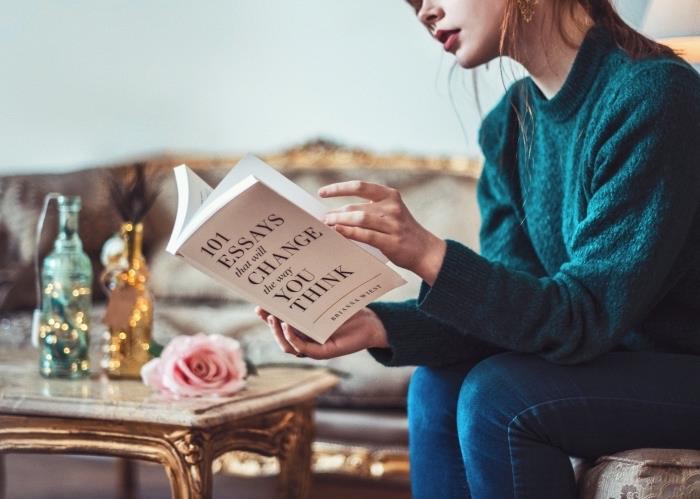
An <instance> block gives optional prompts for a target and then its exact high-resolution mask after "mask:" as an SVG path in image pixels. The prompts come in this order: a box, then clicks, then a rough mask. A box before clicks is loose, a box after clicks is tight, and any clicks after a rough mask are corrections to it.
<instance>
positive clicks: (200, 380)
mask: <svg viewBox="0 0 700 499" xmlns="http://www.w3.org/2000/svg"><path fill="white" fill-rule="evenodd" d="M245 376H246V365H245V361H244V360H243V355H242V353H241V345H240V344H239V343H238V341H236V340H234V339H233V338H227V337H226V336H221V335H219V334H212V335H206V334H204V333H198V334H196V335H193V336H187V335H180V336H176V337H175V338H173V339H172V340H170V343H168V345H167V346H166V347H165V348H164V349H163V352H162V353H161V355H160V357H158V358H155V359H153V360H151V361H149V362H147V363H146V364H145V365H144V366H143V367H142V368H141V378H142V379H143V382H144V383H145V384H146V385H147V386H150V387H151V388H154V389H156V390H160V391H161V392H167V393H171V394H173V395H176V396H180V397H199V396H203V395H230V394H232V393H236V392H237V391H239V390H240V389H241V388H243V387H244V386H245Z"/></svg>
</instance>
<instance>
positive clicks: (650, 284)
mask: <svg viewBox="0 0 700 499" xmlns="http://www.w3.org/2000/svg"><path fill="white" fill-rule="evenodd" d="M673 75H674V76H673V77H669V78H666V79H665V80H664V85H665V86H666V88H665V89H664V92H661V93H659V94H657V95H655V96H654V97H655V98H653V99H650V98H649V95H648V92H649V89H648V88H647V87H646V86H644V85H643V84H635V82H634V81H630V82H628V84H627V85H625V87H624V88H625V91H624V92H618V95H616V99H615V100H614V105H613V106H611V108H610V109H608V111H607V113H606V114H607V115H606V116H605V118H604V119H602V118H601V120H600V122H601V123H600V126H599V129H598V130H597V132H598V133H599V135H600V137H601V140H600V141H599V143H598V144H597V145H596V149H595V153H594V155H593V158H594V160H593V165H592V172H591V174H590V179H589V189H590V197H589V202H588V206H587V210H586V213H585V216H584V218H583V219H582V220H580V221H579V223H578V224H577V226H576V229H575V231H574V233H573V235H572V236H571V238H570V239H569V240H568V241H567V242H566V244H567V250H568V252H569V255H570V258H569V259H568V261H566V262H565V263H564V264H562V266H561V267H560V268H559V270H558V271H557V272H556V273H554V274H553V275H551V276H545V277H537V276H535V275H533V274H531V273H529V272H527V271H523V270H520V269H516V268H509V267H508V266H507V265H504V264H503V263H501V262H498V261H492V260H490V259H488V258H485V257H484V256H480V255H478V254H477V253H475V252H474V251H472V250H470V249H469V248H467V247H465V246H463V245H462V244H460V243H458V242H455V241H452V240H448V241H447V243H448V245H447V252H446V255H445V259H444V261H443V264H442V267H441V269H440V271H439V274H438V276H437V279H436V281H435V282H434V284H433V286H432V287H429V286H428V285H427V284H426V283H423V284H422V287H421V291H420V294H419V296H418V299H417V301H416V306H417V308H418V310H420V311H422V312H424V313H425V314H426V315H427V316H430V317H433V318H435V319H436V320H437V321H439V322H440V323H443V324H445V325H447V326H450V327H451V328H452V330H454V331H458V334H461V335H465V336H466V335H469V336H473V337H476V338H479V339H481V340H483V341H485V342H487V343H489V344H492V345H496V346H499V347H502V348H505V349H507V350H514V351H520V352H529V353H535V354H538V355H541V356H542V357H544V358H546V359H547V360H550V361H552V362H556V363H562V364H574V363H579V362H584V361H587V360H590V359H592V358H595V357H596V356H598V355H600V354H602V353H604V352H607V351H610V350H613V349H614V348H615V347H616V346H618V345H619V344H620V343H621V340H622V337H623V336H624V335H625V334H626V333H627V332H628V331H629V330H630V329H632V328H634V327H635V325H637V324H638V323H639V322H640V321H642V320H643V319H644V317H645V314H646V313H647V312H648V311H649V310H650V309H651V308H652V307H653V306H654V304H655V303H657V302H658V301H659V300H660V299H661V297H662V296H663V295H664V293H666V292H667V291H668V289H669V288H670V287H671V286H672V285H673V283H674V282H676V280H677V278H678V275H679V274H680V273H681V272H682V269H683V254H682V250H683V247H684V244H685V243H686V241H687V240H688V238H689V237H690V231H691V227H692V224H693V223H694V219H695V217H697V216H698V210H699V203H700V168H699V165H700V141H698V130H700V92H699V91H698V79H697V75H696V74H692V75H691V73H690V72H689V71H688V72H687V73H683V72H676V73H674V74H673ZM635 76H637V75H635ZM637 81H644V79H642V78H640V79H639V80H637ZM404 338H411V340H406V341H404ZM409 343H410V344H411V346H410V348H412V349H414V350H419V349H420V347H418V346H417V345H416V344H415V337H412V332H411V331H406V330H402V335H401V336H400V337H399V338H397V339H395V340H394V344H393V345H392V348H393V349H394V350H395V351H397V352H398V351H399V350H405V349H407V348H408V344H409ZM423 345H424V348H423V351H424V352H426V353H425V358H428V357H429V356H430V355H431V354H430V353H428V352H427V347H428V346H429V343H427V342H424V343H423ZM396 355H400V354H396Z"/></svg>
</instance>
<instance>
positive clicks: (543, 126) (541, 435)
mask: <svg viewBox="0 0 700 499" xmlns="http://www.w3.org/2000/svg"><path fill="white" fill-rule="evenodd" d="M410 3H411V5H412V6H413V7H414V8H415V10H416V14H417V17H418V19H419V20H420V22H421V23H423V24H424V25H425V26H426V27H427V28H428V30H429V31H430V33H431V34H432V36H433V37H434V38H435V39H436V41H437V42H438V43H440V44H442V45H443V48H444V50H446V51H448V52H451V53H453V54H454V55H455V58H456V62H457V63H458V64H459V65H460V66H462V67H464V68H473V67H476V66H479V65H481V64H484V63H487V62H489V61H491V60H493V59H495V58H498V57H500V56H507V57H510V58H512V59H514V60H516V61H518V62H520V63H521V64H522V65H523V66H524V67H525V68H526V69H527V71H528V73H529V77H527V78H524V79H522V80H519V81H517V82H515V83H514V84H513V85H512V86H511V87H510V88H509V89H508V91H507V92H506V94H505V96H504V97H503V99H502V100H501V101H500V103H499V104H498V105H497V106H496V107H495V108H494V109H493V110H492V111H491V112H490V113H489V114H488V115H487V116H486V118H485V119H484V120H483V122H482V124H481V128H480V131H479V144H480V146H481V148H482V151H483V154H484V156H485V165H484V170H483V173H482V176H481V178H480V180H479V184H478V200H479V206H480V210H481V215H482V226H481V231H480V243H481V253H480V254H477V253H476V252H474V251H472V250H471V249H469V248H467V247H465V246H463V245H462V244H460V243H458V242H455V241H452V240H442V239H440V238H439V237H437V236H436V235H434V234H432V233H430V232H429V231H427V230H426V229H425V228H423V227H422V226H420V225H419V224H418V223H417V222H416V221H415V220H414V218H413V217H412V216H411V214H410V213H409V212H408V210H407V209H406V206H405V205H404V204H403V202H402V200H401V196H400V195H399V193H398V192H396V191H395V190H393V189H391V188H389V187H386V186H382V185H376V184H371V183H366V182H361V181H353V182H344V183H339V184H333V185H328V186H325V187H323V188H322V189H321V190H320V192H319V194H320V195H321V196H323V197H332V196H358V197H361V198H364V199H366V200H367V202H366V203H359V204H350V205H347V206H345V207H343V208H342V209H338V210H332V211H331V212H329V213H328V215H327V219H326V223H327V224H329V225H331V226H333V227H334V228H335V230H337V231H338V232H339V233H340V234H342V235H344V236H346V237H348V238H351V239H354V240H357V241H362V242H366V243H369V244H371V245H373V246H375V247H377V248H379V249H380V250H381V251H382V252H383V253H384V254H385V255H386V256H387V257H388V258H389V259H390V260H391V261H393V262H394V263H395V264H397V265H399V266H402V267H405V268H407V269H409V270H411V271H413V272H415V273H416V274H417V275H418V276H420V277H421V278H422V279H423V283H422V287H421V290H420V293H419V296H418V297H417V298H416V299H415V300H409V301H406V302H400V303H388V302H375V303H373V304H371V305H370V306H369V307H367V308H366V309H364V310H363V311H362V312H360V313H358V314H356V315H355V316H353V317H352V318H351V319H350V320H349V321H348V322H346V323H345V324H344V325H343V326H342V327H341V328H340V329H339V330H338V331H337V332H336V333H335V334H334V335H333V336H332V337H331V339H330V340H329V341H328V342H327V343H325V344H323V345H320V344H317V343H315V342H313V341H310V340H308V339H307V338H305V337H304V335H303V331H301V332H299V331H296V330H294V329H292V328H291V327H289V326H287V325H286V324H280V322H279V321H278V320H277V319H276V318H274V317H272V316H269V314H267V313H266V312H265V311H264V310H261V309H259V308H258V310H257V312H258V314H259V315H260V317H261V319H263V320H266V321H268V324H269V325H270V328H271V329H272V331H273V333H274V336H275V338H276V340H277V342H278V343H279V344H280V347H281V348H282V349H283V350H284V351H286V352H289V353H292V354H295V355H300V356H308V357H311V358H329V357H334V356H338V355H344V354H348V353H350V352H354V351H357V350H360V349H365V348H368V349H369V351H370V353H371V354H372V355H373V356H374V357H375V358H376V359H377V360H379V361H380V362H382V363H384V364H386V365H390V366H396V365H419V366H422V367H419V368H418V369H417V370H416V371H415V374H414V376H413V378H412V380H411V386H410V389H409V398H408V405H409V407H408V416H409V431H410V452H411V475H412V487H413V492H414V497H416V498H435V497H439V498H451V497H461V498H464V497H470V496H471V497H475V498H498V499H502V498H509V497H519V498H520V497H532V498H537V499H544V498H557V499H562V498H569V497H575V495H576V491H575V483H574V475H573V471H572V468H571V464H570V462H569V458H568V456H580V457H584V458H595V457H597V456H600V455H601V454H605V453H612V452H617V451H621V450H624V449H633V448H641V447H668V448H697V449H700V431H698V421H700V390H699V389H698V386H697V382H698V379H700V76H699V75H698V73H697V72H696V71H695V70H694V69H693V68H692V67H690V66H689V65H688V64H686V63H685V62H683V61H682V60H681V59H680V58H678V57H677V56H675V55H674V54H673V53H672V52H671V50H670V49H668V48H667V47H665V46H662V45H659V44H656V43H654V42H653V41H651V40H649V39H647V38H645V37H643V36H642V35H641V34H639V33H637V32H635V31H634V30H633V29H632V28H630V27H629V26H628V25H626V24H625V23H624V22H623V21H622V19H621V18H620V17H619V16H618V15H617V14H616V13H615V11H614V9H613V7H612V5H611V3H610V1H609V0H489V1H483V0H424V1H422V2H421V1H420V0H412V1H411V2H410ZM455 216H459V214H455Z"/></svg>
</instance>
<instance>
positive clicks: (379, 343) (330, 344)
mask: <svg viewBox="0 0 700 499" xmlns="http://www.w3.org/2000/svg"><path fill="white" fill-rule="evenodd" d="M255 313H256V314H257V315H258V317H260V319H262V320H263V321H265V322H266V323H267V325H268V326H269V327H270V329H271V330H272V333H273V334H274V336H275V340H276V341H277V344H278V345H279V347H280V348H281V349H282V351H283V352H286V353H291V354H293V355H296V356H297V357H310V358H312V359H330V358H333V357H339V356H341V355H347V354H349V353H353V352H357V351H359V350H364V349H366V348H371V347H387V346H388V343H387V337H386V329H384V325H383V324H382V321H381V319H379V317H378V316H377V314H375V313H374V312H373V311H372V310H370V309H369V308H364V309H362V310H360V311H359V312H357V313H356V314H355V315H353V316H352V317H350V319H348V320H347V321H346V322H345V323H344V324H343V325H342V326H340V327H339V328H338V329H337V330H336V331H335V333H333V336H331V337H330V338H329V339H328V341H326V342H325V343H324V344H323V345H321V344H320V343H317V342H316V341H314V340H312V339H311V338H309V337H308V336H306V335H305V334H303V333H301V332H299V331H298V330H297V329H295V328H293V327H292V326H290V325H289V324H287V323H286V322H280V320H279V319H278V318H277V317H275V316H274V315H272V314H270V313H269V312H267V311H266V310H263V309H262V308H261V307H255Z"/></svg>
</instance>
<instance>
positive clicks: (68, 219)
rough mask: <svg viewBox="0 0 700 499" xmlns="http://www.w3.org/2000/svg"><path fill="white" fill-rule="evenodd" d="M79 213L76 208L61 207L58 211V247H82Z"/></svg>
mask: <svg viewBox="0 0 700 499" xmlns="http://www.w3.org/2000/svg"><path fill="white" fill-rule="evenodd" d="M78 213H79V211H78V210H76V209H74V208H65V207H61V208H60V209H59V212H58V237H57V238H56V248H57V249H74V248H75V249H79V248H82V244H81V242H80V236H79V235H78Z"/></svg>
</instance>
